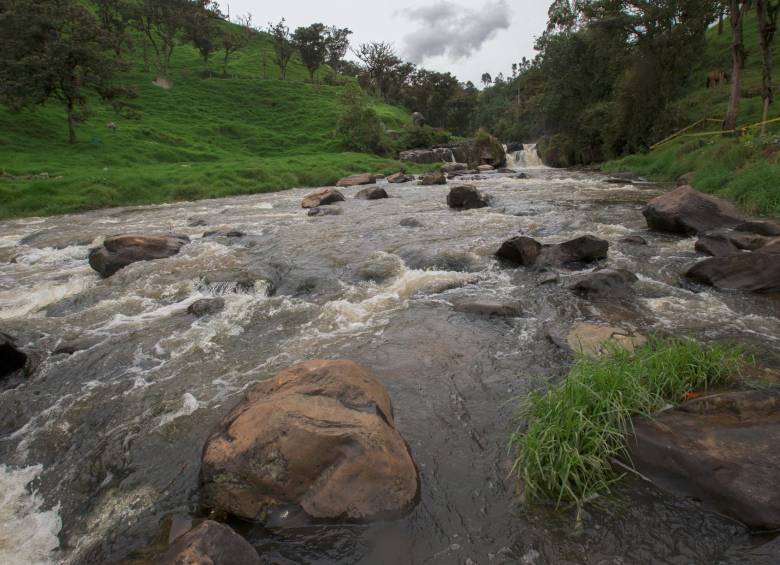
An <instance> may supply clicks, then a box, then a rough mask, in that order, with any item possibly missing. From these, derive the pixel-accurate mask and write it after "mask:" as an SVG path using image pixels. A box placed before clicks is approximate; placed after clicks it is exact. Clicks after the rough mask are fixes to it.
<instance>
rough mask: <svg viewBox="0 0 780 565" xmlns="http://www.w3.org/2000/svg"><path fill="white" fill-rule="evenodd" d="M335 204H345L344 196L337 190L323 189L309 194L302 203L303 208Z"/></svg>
mask: <svg viewBox="0 0 780 565" xmlns="http://www.w3.org/2000/svg"><path fill="white" fill-rule="evenodd" d="M342 180H343V179H342ZM339 182H341V181H339ZM360 184H362V183H360ZM335 202H344V195H343V194H341V192H339V191H338V190H336V189H335V188H321V189H319V190H315V191H314V192H312V193H311V194H308V195H307V196H306V197H305V198H304V199H303V201H302V202H301V208H317V207H318V206H327V205H328V204H333V203H335Z"/></svg>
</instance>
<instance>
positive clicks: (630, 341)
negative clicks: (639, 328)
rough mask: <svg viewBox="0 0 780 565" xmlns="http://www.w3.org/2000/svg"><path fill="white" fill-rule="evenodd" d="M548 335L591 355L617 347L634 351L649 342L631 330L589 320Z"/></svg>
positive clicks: (573, 351)
mask: <svg viewBox="0 0 780 565" xmlns="http://www.w3.org/2000/svg"><path fill="white" fill-rule="evenodd" d="M548 335H549V336H550V338H551V339H552V341H553V342H554V343H556V344H557V345H559V346H560V347H563V348H564V349H566V350H568V351H570V352H572V353H579V354H583V355H587V356H589V357H598V356H600V355H604V354H605V353H608V352H609V351H610V349H611V348H615V347H618V348H622V349H626V350H628V351H633V350H634V349H635V348H636V347H639V346H640V345H643V344H644V343H646V342H647V338H645V337H644V336H642V335H639V334H636V333H634V332H632V331H630V330H627V329H624V328H619V327H615V326H607V325H601V324H593V323H589V322H577V323H575V324H574V325H573V326H572V327H571V328H570V329H569V330H568V332H560V333H559V332H549V333H548Z"/></svg>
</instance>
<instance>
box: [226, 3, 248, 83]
mask: <svg viewBox="0 0 780 565" xmlns="http://www.w3.org/2000/svg"><path fill="white" fill-rule="evenodd" d="M253 34H254V30H253V29H252V16H251V15H247V16H246V17H244V18H241V17H239V18H238V25H236V26H229V27H225V28H223V29H222V31H221V32H220V34H219V44H220V46H221V47H222V54H223V55H222V76H223V77H226V76H227V65H228V59H229V58H230V56H231V55H232V54H233V53H235V52H236V51H240V50H241V49H243V48H244V47H246V46H247V45H248V44H249V41H250V40H251V39H252V35H253Z"/></svg>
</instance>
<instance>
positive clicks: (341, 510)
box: [200, 360, 419, 525]
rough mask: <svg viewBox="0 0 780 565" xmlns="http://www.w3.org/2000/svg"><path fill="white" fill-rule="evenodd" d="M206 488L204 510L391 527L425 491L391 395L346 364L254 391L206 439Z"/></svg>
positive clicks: (319, 364) (299, 368)
mask: <svg viewBox="0 0 780 565" xmlns="http://www.w3.org/2000/svg"><path fill="white" fill-rule="evenodd" d="M200 481H201V485H202V489H201V495H202V502H203V504H204V505H205V506H206V507H207V508H212V509H215V510H216V511H218V512H225V513H228V514H231V515H234V516H237V517H239V518H243V519H245V520H250V521H257V522H261V523H265V524H268V523H274V524H279V522H280V521H281V522H284V520H285V519H286V517H287V516H288V514H295V515H296V516H298V517H299V516H301V514H302V515H303V517H305V518H307V519H313V520H346V521H369V520H376V519H379V520H383V519H390V518H393V517H398V516H400V515H402V514H404V513H406V512H407V511H408V510H409V509H411V508H412V507H413V506H414V504H415V503H416V501H417V495H418V491H419V480H418V476H417V468H416V466H415V464H414V461H413V460H412V457H411V454H410V452H409V449H408V447H407V445H406V443H405V442H404V440H403V439H402V438H401V436H400V434H399V433H398V432H397V431H396V429H395V425H394V419H393V409H392V405H391V403H390V398H389V397H388V395H387V392H386V391H385V389H384V387H383V386H382V384H381V383H380V382H379V381H378V380H377V378H376V377H375V376H374V374H373V373H372V372H371V371H370V370H369V369H367V368H366V367H363V366H361V365H358V364H357V363H354V362H352V361H347V360H329V361H327V360H317V361H309V362H306V363H301V364H298V365H295V366H293V367H291V368H289V369H286V370H284V371H281V372H280V373H278V374H277V375H276V376H274V377H272V378H270V379H267V380H265V381H261V382H259V383H257V384H255V385H254V386H253V387H251V388H250V389H249V390H248V391H247V394H246V400H245V401H243V402H241V403H240V404H239V405H238V406H236V407H235V408H234V409H233V410H232V411H231V412H230V414H229V415H228V416H227V417H226V418H225V420H224V421H223V422H222V424H221V425H220V426H219V427H218V429H217V430H216V431H215V432H214V433H213V434H212V435H211V437H210V438H209V439H208V441H207V443H206V446H205V448H204V450H203V456H202V465H201V474H200ZM289 510H293V512H291V513H290V512H288V511H289ZM279 525H283V524H279Z"/></svg>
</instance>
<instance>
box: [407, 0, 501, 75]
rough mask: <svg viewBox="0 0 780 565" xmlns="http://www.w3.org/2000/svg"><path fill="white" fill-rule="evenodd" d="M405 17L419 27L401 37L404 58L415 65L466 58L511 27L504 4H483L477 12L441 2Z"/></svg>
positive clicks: (446, 1) (497, 2)
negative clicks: (436, 59)
mask: <svg viewBox="0 0 780 565" xmlns="http://www.w3.org/2000/svg"><path fill="white" fill-rule="evenodd" d="M406 15H407V16H408V17H409V19H411V20H412V21H414V22H417V23H418V24H419V28H418V29H417V30H416V31H414V32H412V33H410V34H408V35H406V36H405V37H404V51H405V55H406V57H407V58H408V59H410V60H411V61H413V62H415V63H420V62H422V61H423V60H425V59H426V58H428V57H436V56H438V55H448V56H449V58H450V59H452V60H458V59H464V58H467V57H469V56H471V55H472V54H473V53H474V52H475V51H478V50H479V49H480V47H482V45H483V44H484V43H485V42H486V41H488V40H489V39H492V38H493V37H494V36H495V35H496V34H497V33H498V32H499V31H500V30H502V29H507V28H508V27H509V23H510V10H509V5H508V3H507V2H506V0H495V1H492V2H486V3H485V4H484V6H482V8H481V9H477V10H474V9H468V8H463V7H462V6H460V5H458V4H456V3H454V2H451V1H449V0H442V1H440V2H436V3H434V4H430V5H428V6H423V7H420V8H413V9H411V10H408V11H407V12H406Z"/></svg>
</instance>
